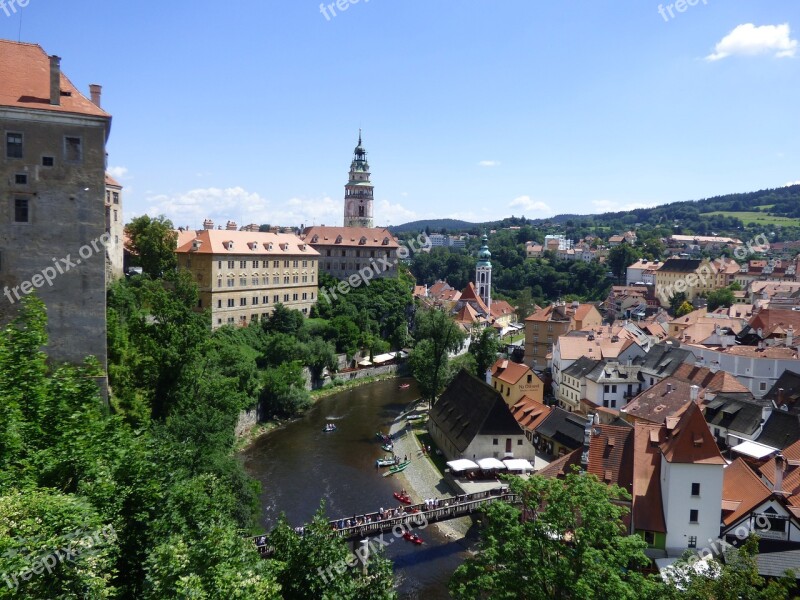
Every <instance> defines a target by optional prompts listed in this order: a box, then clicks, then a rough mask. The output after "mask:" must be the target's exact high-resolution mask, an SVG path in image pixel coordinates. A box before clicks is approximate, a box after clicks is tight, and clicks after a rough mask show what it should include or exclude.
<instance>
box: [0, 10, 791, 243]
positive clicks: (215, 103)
mask: <svg viewBox="0 0 800 600" xmlns="http://www.w3.org/2000/svg"><path fill="white" fill-rule="evenodd" d="M5 1H6V3H8V2H9V1H10V0H5ZM328 3H329V2H328V1H326V4H328ZM340 4H343V5H344V6H346V7H347V8H346V10H345V11H341V10H339V9H338V8H336V7H335V5H334V10H333V11H331V9H326V11H325V12H326V13H327V17H326V16H325V15H323V14H322V12H321V10H320V2H319V0H281V1H278V0H240V1H236V2H208V1H205V0H194V1H192V2H189V1H185V0H172V1H170V2H109V1H108V0H104V1H100V0H71V1H70V2H64V1H63V0H61V1H58V2H57V1H56V0H29V4H28V6H26V7H25V8H17V9H16V10H17V13H16V14H10V16H6V14H4V12H3V11H2V9H0V37H2V38H6V39H17V38H18V34H19V30H20V19H21V20H22V22H21V39H22V40H23V41H28V42H35V43H39V44H41V45H42V47H43V48H44V49H45V51H47V52H48V53H49V54H58V55H60V56H61V57H62V67H63V69H64V71H65V72H66V73H67V75H68V76H69V77H70V79H72V81H73V83H75V84H76V85H77V86H78V87H79V88H80V89H81V90H83V91H84V92H85V93H87V90H88V85H89V84H90V83H100V84H102V85H103V86H104V90H103V106H104V108H106V109H107V110H108V111H109V112H111V113H112V114H113V115H114V123H113V127H112V131H111V138H110V141H109V145H108V152H109V165H110V167H111V168H112V171H113V173H114V174H115V175H117V176H118V179H119V180H120V181H121V182H122V183H123V184H124V185H125V187H126V194H125V203H126V205H125V217H126V220H127V219H130V218H132V217H133V216H136V215H140V214H143V213H149V214H152V215H157V214H166V215H167V216H168V217H170V218H171V219H172V220H173V222H174V223H175V224H176V225H188V226H190V227H199V226H200V225H201V223H202V220H203V219H204V218H205V217H210V218H212V219H214V220H215V221H217V222H224V221H225V220H227V219H232V220H235V221H237V223H239V224H240V225H241V224H245V223H250V222H255V223H272V224H283V225H299V224H301V223H304V224H312V223H316V224H322V223H324V224H326V225H338V224H341V220H342V198H343V194H344V184H345V183H346V179H347V171H348V167H349V164H350V160H351V158H352V151H353V147H354V146H355V144H356V138H357V135H358V129H359V127H362V128H363V130H364V144H365V146H366V148H367V151H368V152H369V159H370V165H371V167H372V172H373V175H372V180H373V183H374V185H375V197H376V205H375V216H376V221H377V223H378V224H381V225H386V224H392V225H397V224H400V223H403V222H406V221H409V220H413V219H418V218H428V217H456V218H464V219H467V220H472V221H476V220H487V219H493V218H499V217H504V216H510V215H512V214H514V215H517V216H519V215H522V214H524V215H525V216H526V217H532V218H538V217H546V216H551V215H554V214H558V213H565V212H569V213H589V212H602V211H604V210H625V209H628V208H631V207H634V206H649V205H654V204H661V203H665V202H672V201H676V200H688V199H696V198H702V197H707V196H713V195H718V194H724V193H730V192H745V191H751V190H757V189H762V188H766V187H778V186H782V185H785V184H787V183H789V182H794V181H798V180H800V136H799V135H798V131H799V130H800V127H799V126H800V110H798V107H800V48H799V47H798V42H797V40H798V39H799V38H800V3H798V2H797V1H796V0H776V1H773V2H754V1H752V0H750V1H744V0H724V1H723V0H697V1H696V4H695V5H694V6H690V5H688V4H686V5H683V6H682V7H683V8H684V10H683V12H679V11H678V10H677V9H676V7H675V6H674V3H673V2H662V3H661V5H659V3H657V2H654V1H651V0H591V1H590V0H584V1H580V2H579V1H568V0H562V1H559V2H541V1H538V0H503V1H501V2H489V1H488V0H483V1H477V0H462V1H460V2H457V3H456V2H454V1H450V2H445V1H441V0H368V1H367V0H360V1H359V2H357V3H354V2H353V0H347V1H345V0H340ZM659 6H661V7H662V8H663V13H664V14H663V16H662V15H661V14H659V10H658V8H659ZM668 6H672V16H670V12H669V9H668ZM333 12H335V16H334V15H333V14H332V13H333ZM1 84H2V82H0V85H1Z"/></svg>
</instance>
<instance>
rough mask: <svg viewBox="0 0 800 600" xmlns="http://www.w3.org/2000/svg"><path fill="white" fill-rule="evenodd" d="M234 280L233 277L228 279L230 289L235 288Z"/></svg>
mask: <svg viewBox="0 0 800 600" xmlns="http://www.w3.org/2000/svg"><path fill="white" fill-rule="evenodd" d="M233 284H234V279H233V277H228V287H233Z"/></svg>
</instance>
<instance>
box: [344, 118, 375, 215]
mask: <svg viewBox="0 0 800 600" xmlns="http://www.w3.org/2000/svg"><path fill="white" fill-rule="evenodd" d="M372 189H373V188H372V184H371V183H370V181H369V163H368V162H367V151H366V150H364V147H363V146H362V145H361V130H360V129H359V130H358V146H356V149H355V151H354V153H353V162H352V163H350V180H349V181H348V182H347V185H346V186H344V226H345V227H372V226H373V224H372V199H373V198H372Z"/></svg>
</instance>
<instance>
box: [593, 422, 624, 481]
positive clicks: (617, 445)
mask: <svg viewBox="0 0 800 600" xmlns="http://www.w3.org/2000/svg"><path fill="white" fill-rule="evenodd" d="M586 470H587V471H588V472H589V473H592V474H593V475H595V476H596V477H597V478H598V479H599V480H600V481H602V482H604V483H607V484H609V485H611V484H614V485H618V486H619V487H621V488H623V489H624V490H625V491H626V492H628V493H629V494H631V493H632V492H633V429H632V428H631V427H615V426H613V425H593V426H592V437H591V440H590V442H589V464H588V465H587V469H586Z"/></svg>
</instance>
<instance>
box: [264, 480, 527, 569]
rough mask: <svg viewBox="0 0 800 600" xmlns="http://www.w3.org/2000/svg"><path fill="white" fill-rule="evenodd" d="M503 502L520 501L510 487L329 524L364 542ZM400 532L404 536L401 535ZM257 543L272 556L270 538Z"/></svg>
mask: <svg viewBox="0 0 800 600" xmlns="http://www.w3.org/2000/svg"><path fill="white" fill-rule="evenodd" d="M499 501H505V502H508V503H511V504H516V503H518V502H519V498H518V497H517V495H516V494H513V493H511V492H510V491H509V490H508V488H505V487H501V488H494V489H491V490H487V491H484V492H477V493H474V494H461V495H458V496H454V497H450V498H442V499H437V500H436V504H435V506H428V505H426V504H424V503H422V504H412V505H410V506H403V507H402V508H398V509H389V510H387V511H384V513H383V514H381V513H379V512H373V513H366V514H363V515H354V516H353V517H346V518H341V519H334V520H332V521H329V524H330V526H331V531H332V532H333V533H334V534H335V535H336V536H338V537H340V538H342V539H344V540H347V541H358V540H363V539H367V538H370V537H373V536H380V535H382V534H385V533H394V534H395V535H397V537H400V536H401V535H402V532H405V531H409V530H411V529H412V528H415V527H416V528H421V527H427V525H429V524H430V523H439V522H442V521H449V520H450V519H458V518H460V517H466V516H469V515H472V514H474V513H478V512H481V511H483V509H484V508H486V507H487V506H489V505H490V504H494V503H495V502H499ZM401 511H402V512H401ZM298 529H300V528H298ZM398 532H400V533H399V534H398ZM300 533H301V534H302V529H300ZM253 542H254V543H255V544H256V546H257V547H258V550H259V552H261V554H262V555H264V556H265V557H266V556H269V555H271V554H272V548H271V547H270V546H269V540H268V536H267V535H261V536H255V537H254V538H253Z"/></svg>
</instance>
